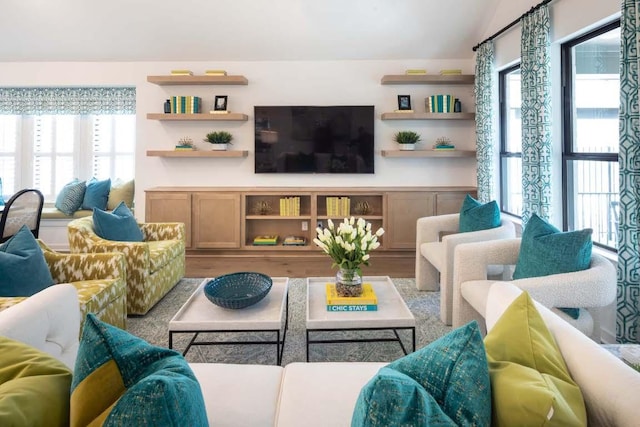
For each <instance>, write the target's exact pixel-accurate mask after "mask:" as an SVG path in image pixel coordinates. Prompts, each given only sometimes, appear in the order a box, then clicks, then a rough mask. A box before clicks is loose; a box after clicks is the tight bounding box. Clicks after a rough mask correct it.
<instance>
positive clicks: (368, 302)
mask: <svg viewBox="0 0 640 427" xmlns="http://www.w3.org/2000/svg"><path fill="white" fill-rule="evenodd" d="M325 289H326V298H327V311H377V310H378V297H377V296H376V293H375V292H374V290H373V287H372V286H371V284H370V283H364V284H363V285H362V295H360V296H359V297H341V296H338V292H337V291H336V285H335V283H327V284H326V288H325Z"/></svg>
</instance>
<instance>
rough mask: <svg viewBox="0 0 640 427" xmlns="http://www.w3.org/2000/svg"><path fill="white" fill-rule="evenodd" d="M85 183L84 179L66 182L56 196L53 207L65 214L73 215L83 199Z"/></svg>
mask: <svg viewBox="0 0 640 427" xmlns="http://www.w3.org/2000/svg"><path fill="white" fill-rule="evenodd" d="M86 188H87V185H86V183H85V182H84V181H78V180H77V179H74V180H73V181H71V182H70V183H68V184H66V185H65V186H64V187H63V188H62V191H60V194H58V197H56V203H55V207H56V209H58V210H59V211H60V212H63V213H64V214H65V215H69V216H71V215H73V213H74V212H75V211H77V210H78V209H80V206H82V201H83V200H84V192H85V189H86Z"/></svg>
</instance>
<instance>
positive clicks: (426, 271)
mask: <svg viewBox="0 0 640 427" xmlns="http://www.w3.org/2000/svg"><path fill="white" fill-rule="evenodd" d="M459 222H460V214H448V215H437V216H429V217H424V218H418V221H417V224H416V287H417V288H418V289H419V290H421V291H437V290H438V284H440V287H439V288H440V319H441V320H442V321H443V322H444V323H445V324H447V325H451V319H452V312H453V311H452V307H453V297H452V292H453V269H454V266H453V259H454V250H455V248H456V246H457V245H459V244H462V243H470V242H483V241H486V240H495V239H511V238H514V237H515V236H516V231H515V226H514V225H513V223H512V222H511V221H509V220H507V219H502V220H501V224H500V226H499V227H496V228H491V229H488V230H481V231H471V232H466V233H459V232H458V230H459ZM452 233H453V234H452ZM499 273H500V271H496V270H494V271H491V274H499ZM438 274H439V276H440V277H439V278H438Z"/></svg>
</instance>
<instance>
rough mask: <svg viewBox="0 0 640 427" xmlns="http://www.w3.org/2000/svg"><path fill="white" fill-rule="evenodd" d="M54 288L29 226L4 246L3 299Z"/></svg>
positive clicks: (0, 262)
mask: <svg viewBox="0 0 640 427" xmlns="http://www.w3.org/2000/svg"><path fill="white" fill-rule="evenodd" d="M51 285H53V277H51V272H50V271H49V266H48V265H47V262H46V261H45V259H44V254H43V253H42V249H40V245H38V242H37V241H36V238H35V237H33V234H32V233H31V230H29V228H28V227H27V226H26V225H23V226H22V227H20V230H18V232H17V233H16V234H14V235H13V236H12V237H11V238H10V239H9V240H7V241H6V242H4V243H3V244H2V245H0V296H1V297H30V296H31V295H33V294H35V293H37V292H40V291H41V290H43V289H44V288H48V287H49V286H51Z"/></svg>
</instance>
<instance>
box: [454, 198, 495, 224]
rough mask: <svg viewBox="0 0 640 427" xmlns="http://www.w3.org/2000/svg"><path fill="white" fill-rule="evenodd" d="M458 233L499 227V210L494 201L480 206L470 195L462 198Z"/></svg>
mask: <svg viewBox="0 0 640 427" xmlns="http://www.w3.org/2000/svg"><path fill="white" fill-rule="evenodd" d="M458 227H459V230H460V233H467V232H469V231H480V230H488V229H491V228H496V227H500V208H499V207H498V203H497V202H496V201H495V200H492V201H490V202H489V203H485V204H482V203H480V202H479V201H477V200H476V199H474V198H473V197H471V196H470V195H468V194H467V196H466V197H465V198H464V201H463V202H462V208H460V223H459V226H458Z"/></svg>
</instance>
